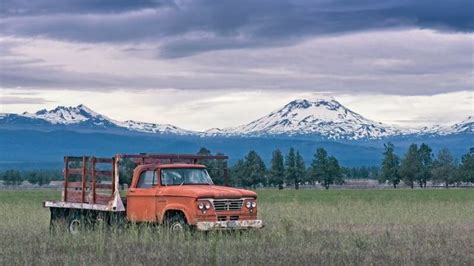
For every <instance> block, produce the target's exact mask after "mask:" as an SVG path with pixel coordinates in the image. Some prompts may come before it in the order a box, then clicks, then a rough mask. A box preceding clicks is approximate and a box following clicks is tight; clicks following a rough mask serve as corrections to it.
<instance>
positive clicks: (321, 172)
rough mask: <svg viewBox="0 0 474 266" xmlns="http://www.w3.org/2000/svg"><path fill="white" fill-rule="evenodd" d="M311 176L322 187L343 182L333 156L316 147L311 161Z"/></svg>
mask: <svg viewBox="0 0 474 266" xmlns="http://www.w3.org/2000/svg"><path fill="white" fill-rule="evenodd" d="M311 178H312V179H314V180H317V181H318V182H319V183H321V185H323V187H324V188H326V189H329V186H330V185H332V184H334V183H336V184H341V183H343V182H344V181H343V179H342V170H341V167H340V166H339V162H338V161H337V159H336V158H335V157H334V156H329V157H328V154H327V152H326V150H325V149H323V148H318V149H317V150H316V153H315V154H314V158H313V162H312V163H311Z"/></svg>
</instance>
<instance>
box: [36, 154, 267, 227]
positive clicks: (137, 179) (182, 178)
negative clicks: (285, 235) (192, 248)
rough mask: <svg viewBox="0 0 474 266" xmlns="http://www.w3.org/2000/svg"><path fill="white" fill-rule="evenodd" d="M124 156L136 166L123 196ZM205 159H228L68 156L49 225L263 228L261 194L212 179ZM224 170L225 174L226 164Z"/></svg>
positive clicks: (51, 205) (46, 205)
mask: <svg viewBox="0 0 474 266" xmlns="http://www.w3.org/2000/svg"><path fill="white" fill-rule="evenodd" d="M123 160H128V162H133V163H134V164H133V165H135V166H136V167H135V168H134V170H133V176H132V179H131V184H130V186H129V188H128V191H127V193H126V196H125V197H122V196H121V195H120V189H119V187H120V184H119V180H120V176H119V175H120V174H121V172H122V171H121V167H120V166H121V165H120V162H122V161H123ZM204 160H206V161H209V160H227V157H226V156H206V155H186V154H132V155H130V154H128V155H127V154H119V155H115V156H114V157H113V158H96V157H87V156H83V157H65V158H64V162H65V167H64V177H65V179H64V191H63V193H62V199H61V201H45V202H44V207H47V208H49V209H50V212H51V226H55V225H58V224H63V225H66V228H67V230H68V231H69V232H71V233H77V232H78V231H79V230H81V229H82V228H84V227H90V226H92V227H93V226H95V225H97V224H101V225H103V224H106V225H113V224H115V223H123V222H125V223H150V224H163V225H165V226H167V227H169V228H170V229H171V230H173V231H180V230H183V229H186V228H190V229H196V230H199V231H210V230H240V229H256V228H262V227H263V224H262V221H261V220H259V219H257V194H256V193H255V192H253V191H250V190H245V189H237V188H230V187H227V186H217V185H214V183H213V181H212V179H211V178H210V176H209V174H208V172H207V170H206V167H205V166H204V165H202V164H199V162H200V161H204ZM104 166H105V167H104ZM104 168H105V169H107V170H104ZM222 170H223V172H224V176H225V179H226V180H227V169H222ZM122 174H123V173H122ZM104 179H108V180H107V181H105V180H104Z"/></svg>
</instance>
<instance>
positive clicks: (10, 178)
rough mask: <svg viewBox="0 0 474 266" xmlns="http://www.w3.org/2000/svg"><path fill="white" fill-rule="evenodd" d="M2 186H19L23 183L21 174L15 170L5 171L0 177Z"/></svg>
mask: <svg viewBox="0 0 474 266" xmlns="http://www.w3.org/2000/svg"><path fill="white" fill-rule="evenodd" d="M2 179H3V184H4V185H6V186H19V185H21V183H22V182H23V179H22V177H21V174H20V172H19V171H17V170H7V171H5V172H4V173H3V176H2Z"/></svg>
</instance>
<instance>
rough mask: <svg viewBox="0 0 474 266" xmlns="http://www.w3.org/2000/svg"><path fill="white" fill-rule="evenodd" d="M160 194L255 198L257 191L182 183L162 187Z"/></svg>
mask: <svg viewBox="0 0 474 266" xmlns="http://www.w3.org/2000/svg"><path fill="white" fill-rule="evenodd" d="M159 195H160V196H185V197H194V198H216V199H218V198H221V199H223V198H225V199H229V198H231V199H235V198H244V197H250V198H257V193H255V192H253V191H251V190H246V189H238V188H231V187H223V186H215V185H182V186H169V187H163V188H162V189H161V191H160V193H159Z"/></svg>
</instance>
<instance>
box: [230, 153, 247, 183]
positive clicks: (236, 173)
mask: <svg viewBox="0 0 474 266" xmlns="http://www.w3.org/2000/svg"><path fill="white" fill-rule="evenodd" d="M230 176H231V182H232V183H233V184H236V185H238V186H243V182H242V180H243V179H244V178H245V161H244V160H243V159H239V160H238V161H237V163H236V164H235V165H234V166H233V167H232V168H231V169H230Z"/></svg>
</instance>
